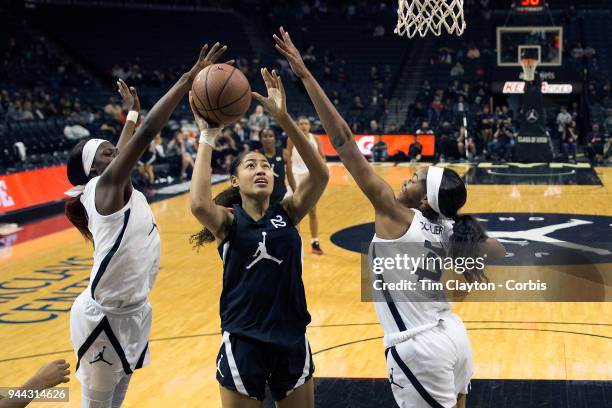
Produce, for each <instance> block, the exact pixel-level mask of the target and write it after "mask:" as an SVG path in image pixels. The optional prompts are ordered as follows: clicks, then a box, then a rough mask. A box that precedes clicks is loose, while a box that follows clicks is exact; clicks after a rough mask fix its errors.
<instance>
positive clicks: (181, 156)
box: [166, 130, 194, 181]
mask: <svg viewBox="0 0 612 408" xmlns="http://www.w3.org/2000/svg"><path fill="white" fill-rule="evenodd" d="M185 139H186V136H185V134H184V133H183V132H181V131H180V130H179V131H176V132H174V136H173V137H172V140H171V141H170V143H168V146H167V148H166V156H167V157H168V159H169V160H172V158H174V159H175V160H176V161H178V162H179V163H180V168H181V173H180V176H179V180H180V181H183V180H185V179H186V178H187V170H188V169H190V168H191V169H193V163H194V162H193V157H192V156H191V154H189V152H188V151H187V148H186V141H185Z"/></svg>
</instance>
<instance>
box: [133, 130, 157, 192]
mask: <svg viewBox="0 0 612 408" xmlns="http://www.w3.org/2000/svg"><path fill="white" fill-rule="evenodd" d="M158 143H159V144H161V135H159V134H158V135H157V136H155V138H154V139H153V140H151V143H149V146H148V147H147V149H146V150H145V151H144V153H143V154H142V156H140V160H138V163H137V168H138V173H140V175H141V176H142V178H143V179H144V180H145V181H146V182H147V184H148V185H149V186H151V185H153V184H155V172H154V169H153V163H155V160H156V159H157V149H156V146H157V144H158Z"/></svg>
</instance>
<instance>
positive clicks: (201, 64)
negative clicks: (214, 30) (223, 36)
mask: <svg viewBox="0 0 612 408" xmlns="http://www.w3.org/2000/svg"><path fill="white" fill-rule="evenodd" d="M207 51H208V52H207ZM225 51H227V45H224V46H221V44H219V43H218V42H216V43H215V45H213V46H212V48H211V49H210V50H209V49H208V44H205V45H204V47H202V50H201V51H200V56H199V57H198V61H197V62H196V63H195V65H194V66H193V67H192V68H191V69H190V70H189V79H191V80H192V81H193V80H194V79H195V77H196V75H198V73H199V72H200V71H201V70H203V69H204V68H206V67H207V66H209V65H212V64H214V63H216V62H217V61H218V60H219V57H221V55H223V53H224V52H225ZM233 63H234V60H230V61H227V62H224V64H229V65H232V64H233Z"/></svg>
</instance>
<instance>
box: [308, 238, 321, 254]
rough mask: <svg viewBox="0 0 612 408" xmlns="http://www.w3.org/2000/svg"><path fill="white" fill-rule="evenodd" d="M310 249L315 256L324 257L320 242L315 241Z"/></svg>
mask: <svg viewBox="0 0 612 408" xmlns="http://www.w3.org/2000/svg"><path fill="white" fill-rule="evenodd" d="M310 247H311V248H312V253H313V254H315V255H323V250H322V249H321V246H320V245H319V241H314V242H313V243H312V244H310Z"/></svg>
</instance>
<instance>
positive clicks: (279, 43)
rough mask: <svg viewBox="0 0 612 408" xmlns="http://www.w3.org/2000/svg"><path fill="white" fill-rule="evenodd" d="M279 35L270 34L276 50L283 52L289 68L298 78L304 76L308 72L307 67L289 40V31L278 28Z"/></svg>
mask: <svg viewBox="0 0 612 408" xmlns="http://www.w3.org/2000/svg"><path fill="white" fill-rule="evenodd" d="M279 33H280V37H279V36H278V35H276V34H274V35H273V36H272V38H274V41H276V45H275V48H276V49H277V51H278V52H280V53H281V54H283V56H284V57H285V58H287V61H288V62H289V65H290V66H291V69H292V70H293V72H294V73H295V75H297V76H298V77H299V78H304V77H305V76H306V75H308V74H309V71H308V68H306V64H304V60H303V59H302V55H301V54H300V52H299V51H298V49H297V48H296V46H295V45H294V44H293V41H291V37H290V36H289V33H288V32H286V31H285V30H284V29H283V27H281V28H280V29H279Z"/></svg>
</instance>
